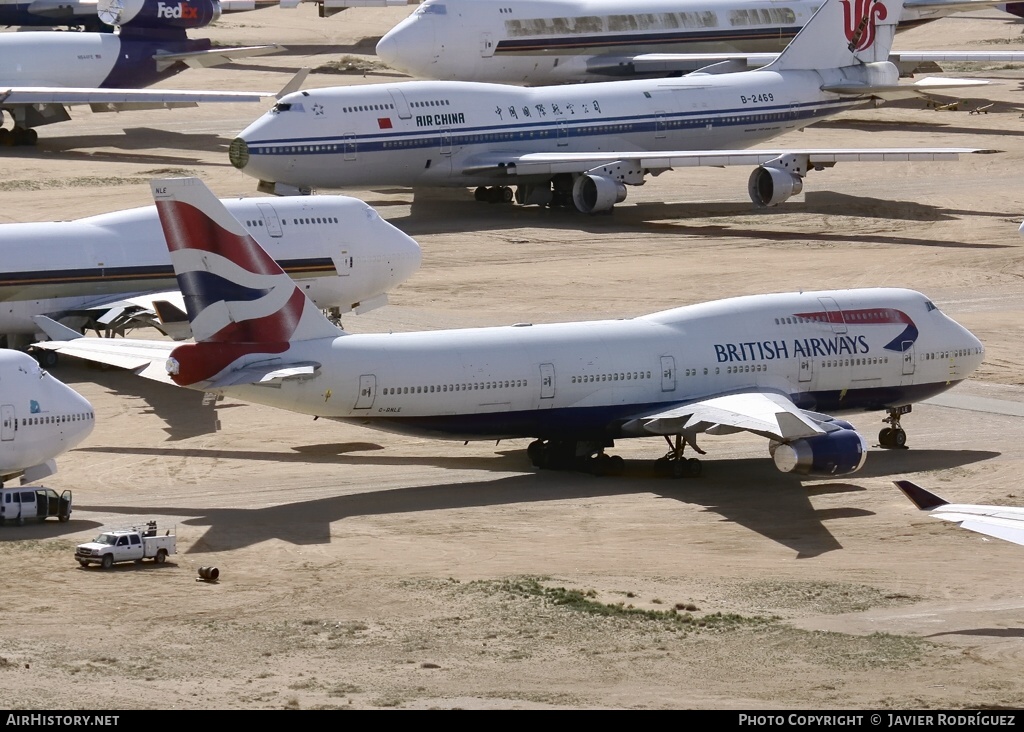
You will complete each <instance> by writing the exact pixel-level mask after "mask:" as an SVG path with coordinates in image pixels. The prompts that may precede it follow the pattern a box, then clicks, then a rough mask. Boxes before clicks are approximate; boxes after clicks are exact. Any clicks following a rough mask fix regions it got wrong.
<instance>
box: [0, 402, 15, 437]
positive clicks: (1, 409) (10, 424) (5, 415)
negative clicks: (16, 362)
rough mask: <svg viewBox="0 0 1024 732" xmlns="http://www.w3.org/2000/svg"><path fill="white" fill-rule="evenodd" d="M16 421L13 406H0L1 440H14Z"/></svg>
mask: <svg viewBox="0 0 1024 732" xmlns="http://www.w3.org/2000/svg"><path fill="white" fill-rule="evenodd" d="M16 419H17V417H16V416H15V414H14V405H13V404H3V405H0V440H3V441H5V442H7V441H10V440H13V439H14V432H15V429H17V428H16V427H15V420H16Z"/></svg>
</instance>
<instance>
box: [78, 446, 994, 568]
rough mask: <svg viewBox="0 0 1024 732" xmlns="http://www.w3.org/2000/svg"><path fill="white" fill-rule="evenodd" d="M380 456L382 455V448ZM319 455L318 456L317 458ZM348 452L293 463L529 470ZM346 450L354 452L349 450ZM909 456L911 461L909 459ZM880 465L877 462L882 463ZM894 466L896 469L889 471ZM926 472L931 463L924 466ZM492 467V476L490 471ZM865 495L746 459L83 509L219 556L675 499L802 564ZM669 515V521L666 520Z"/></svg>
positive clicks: (937, 461) (314, 454)
mask: <svg viewBox="0 0 1024 732" xmlns="http://www.w3.org/2000/svg"><path fill="white" fill-rule="evenodd" d="M372 447H373V448H374V449H378V446H376V445H373V446H372ZM311 448H313V449H311ZM338 449H339V447H338V446H333V445H332V446H326V445H319V446H309V447H307V448H301V449H299V450H298V451H297V454H296V455H295V456H292V457H291V458H289V459H288V460H287V461H288V462H305V463H313V464H331V465H343V464H352V465H355V466H358V465H367V464H374V465H378V466H380V465H415V464H422V465H432V466H438V465H440V466H442V467H458V468H459V469H484V470H487V469H490V470H500V471H501V472H513V471H516V470H525V469H526V467H525V466H526V465H527V464H528V463H527V459H526V455H525V451H524V450H513V451H507V452H504V453H500V454H498V455H496V456H495V457H489V458H477V457H474V458H459V459H454V460H448V459H444V458H434V457H425V458H411V457H394V458H390V457H388V456H376V457H368V456H363V455H359V456H353V457H351V458H349V457H344V456H339V455H338V454H337V450H338ZM340 449H341V450H344V449H346V448H345V446H344V445H343V446H341V448H340ZM87 451H91V452H112V453H113V452H117V453H129V454H145V455H154V456H159V455H173V456H181V455H188V456H191V457H204V456H209V457H217V458H229V459H230V458H236V459H258V460H275V461H280V459H281V455H277V454H267V453H262V452H239V451H230V450H181V449H176V448H169V449H164V450H161V449H159V448H146V449H140V448H134V449H128V450H124V449H117V448H88V449H87ZM925 452H926V454H925V455H924V456H923V457H922V458H921V459H920V460H919V461H915V462H914V464H912V465H906V464H905V463H906V461H905V460H903V461H898V460H897V459H896V457H889V458H884V459H882V460H876V461H874V462H876V463H882V464H881V465H878V466H876V467H875V470H874V471H873V473H868V475H869V476H871V475H876V476H877V475H902V474H904V473H907V472H918V471H920V470H928V469H941V468H947V467H954V466H961V465H965V464H969V463H972V462H977V461H979V460H985V459H988V458H990V457H994V456H995V455H996V454H997V453H988V452H980V451H954V450H951V451H943V450H930V451H925ZM901 454H902V455H903V456H906V454H907V453H906V452H902V453H901ZM872 457H875V456H874V455H872ZM885 463H889V465H888V466H887V465H885ZM917 463H925V464H927V467H922V466H921V465H919V464H917ZM488 465H489V466H490V467H486V466H488ZM861 490H863V489H862V488H861V487H859V486H857V485H856V484H855V483H850V482H839V483H836V482H827V483H810V484H809V485H805V484H804V483H803V482H802V481H801V480H799V479H798V478H797V477H795V476H792V475H787V474H782V473H779V472H777V471H775V469H774V468H773V466H772V465H771V463H770V461H769V459H767V458H757V459H739V460H726V461H720V462H712V461H708V462H706V463H705V473H704V475H703V476H702V477H701V478H699V479H696V480H671V479H668V478H659V477H656V476H655V473H654V467H653V462H652V461H648V460H642V461H635V460H628V461H626V472H625V474H624V475H622V476H619V477H614V478H612V477H604V478H597V477H594V476H591V475H585V474H581V473H573V472H549V471H540V472H530V473H526V474H522V475H513V476H507V477H503V478H499V479H497V480H492V481H474V482H470V483H457V484H437V485H431V486H416V487H410V488H396V489H387V490H368V491H365V492H362V493H357V494H351V495H343V496H334V497H329V498H321V499H315V500H311V501H302V502H297V503H288V504H282V505H279V506H273V507H269V508H258V509H240V508H222V509H199V508H190V507H186V506H172V507H167V506H164V507H158V506H148V507H145V508H139V507H134V506H82V507H81V508H82V509H83V510H89V511H102V512H116V513H126V514H146V515H149V514H166V515H181V516H188V517H190V518H187V519H185V520H184V521H182V523H183V524H185V525H189V526H208V527H209V529H208V530H207V531H206V533H205V534H204V535H203V537H202V538H201V539H200V540H199V541H197V542H196V543H195V544H194V545H193V546H192V547H191V548H190V549H189V552H196V553H201V552H216V551H225V550H229V549H237V548H241V547H245V546H251V545H253V544H257V543H259V542H261V541H266V540H269V539H280V540H282V541H287V542H290V543H293V544H324V543H329V542H330V534H331V524H332V523H333V522H335V521H341V520H343V519H345V518H350V517H354V516H382V515H390V514H398V513H418V512H424V511H438V510H452V509H465V508H481V507H488V506H504V505H509V504H518V503H525V504H536V503H542V502H545V501H561V500H580V499H598V498H603V497H612V496H625V495H638V494H653V496H652V500H670V501H676V502H679V503H684V504H690V505H694V506H696V507H699V508H701V509H702V510H703V511H705V512H711V513H716V514H718V515H720V516H721V520H722V521H726V522H731V523H737V524H740V525H742V526H744V527H746V528H748V529H750V530H751V531H754V532H757V533H759V534H761V535H762V536H764V537H765V538H766V539H769V540H771V541H774V542H776V543H779V544H782V545H783V546H786V547H788V548H790V549H792V550H793V551H794V552H795V553H796V556H797V558H806V557H814V556H819V555H821V554H824V553H826V552H829V551H834V550H836V549H841V548H842V546H841V545H840V544H839V542H838V541H837V540H836V539H835V537H833V536H832V534H831V533H830V532H829V531H828V529H827V528H826V527H825V525H824V523H823V522H825V521H828V520H834V519H840V518H858V517H862V516H870V515H872V512H870V511H866V510H864V509H859V508H850V507H836V508H829V509H815V508H813V507H812V505H811V503H810V496H811V495H822V494H836V495H841V494H844V493H851V492H857V491H861ZM666 515H667V514H666Z"/></svg>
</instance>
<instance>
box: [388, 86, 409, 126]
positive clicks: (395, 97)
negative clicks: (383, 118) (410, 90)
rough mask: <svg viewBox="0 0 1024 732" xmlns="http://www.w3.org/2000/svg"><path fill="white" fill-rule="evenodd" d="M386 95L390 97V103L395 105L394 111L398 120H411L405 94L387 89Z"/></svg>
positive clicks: (399, 90)
mask: <svg viewBox="0 0 1024 732" xmlns="http://www.w3.org/2000/svg"><path fill="white" fill-rule="evenodd" d="M388 94H390V95H391V101H393V102H394V103H395V111H396V112H398V119H409V118H411V117H412V112H411V111H410V109H409V102H407V101H406V100H405V94H403V93H402V90H401V89H388Z"/></svg>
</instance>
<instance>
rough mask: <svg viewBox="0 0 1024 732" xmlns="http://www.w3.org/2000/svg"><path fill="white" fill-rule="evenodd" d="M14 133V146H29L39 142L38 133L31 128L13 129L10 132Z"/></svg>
mask: <svg viewBox="0 0 1024 732" xmlns="http://www.w3.org/2000/svg"><path fill="white" fill-rule="evenodd" d="M12 132H13V133H14V144H15V145H25V146H31V145H35V144H36V141H38V140H39V133H38V132H36V131H35V130H33V129H31V128H25V127H15V128H14V130H12Z"/></svg>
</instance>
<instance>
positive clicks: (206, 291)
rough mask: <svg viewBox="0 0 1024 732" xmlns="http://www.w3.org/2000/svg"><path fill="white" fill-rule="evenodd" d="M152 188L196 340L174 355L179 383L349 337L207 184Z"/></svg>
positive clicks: (160, 183)
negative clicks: (297, 346)
mask: <svg viewBox="0 0 1024 732" xmlns="http://www.w3.org/2000/svg"><path fill="white" fill-rule="evenodd" d="M152 188H153V198H154V199H155V201H156V209H157V213H158V214H159V216H160V225H161V226H162V227H163V230H164V236H165V238H166V239H167V249H168V250H169V251H170V254H171V264H172V265H173V266H174V274H175V276H176V277H177V279H178V287H179V288H180V289H181V294H182V296H183V299H184V301H185V308H186V310H187V311H188V319H189V324H190V325H191V327H192V334H193V336H194V337H195V340H196V343H195V344H192V345H187V346H180V347H179V348H178V349H175V351H174V353H173V354H172V357H173V358H174V359H176V360H177V361H178V362H179V367H178V368H179V371H178V373H176V374H171V378H172V379H174V381H175V382H176V383H178V384H181V385H183V386H184V385H188V384H194V383H196V382H198V381H203V380H207V379H209V378H211V377H212V376H213V375H215V374H217V373H219V372H220V371H221V370H223V369H224V368H225V367H227V366H229V365H231V364H232V363H234V362H235V361H237V360H238V359H239V358H241V357H243V356H246V355H251V354H280V353H283V352H285V351H287V350H288V347H289V344H290V343H292V342H295V341H304V340H312V339H318V338H337V337H338V336H340V335H342V334H343V333H342V331H341V330H339V329H338V328H337V327H336V326H335V325H333V324H332V323H331V322H330V321H329V320H327V318H326V317H324V315H323V313H321V312H320V310H318V309H317V307H316V305H314V304H313V303H312V302H311V301H310V300H309V298H307V297H306V296H305V294H303V292H302V290H300V289H299V288H298V287H296V285H295V283H294V282H293V281H292V279H291V278H290V277H289V276H288V275H287V274H286V273H285V272H284V270H282V269H281V267H280V266H278V264H277V262H275V261H274V260H273V258H272V257H271V256H270V255H268V254H267V253H266V251H264V249H263V247H261V246H260V245H259V243H258V242H257V241H256V240H255V239H253V238H252V237H251V236H250V235H249V234H248V232H247V231H246V230H245V228H244V227H243V226H242V225H241V224H240V223H239V222H238V220H237V219H235V218H234V217H233V216H232V215H231V214H230V213H229V212H228V210H227V209H226V208H225V207H224V204H222V203H221V202H220V201H219V200H218V199H217V197H216V196H214V195H213V193H212V192H211V191H210V189H209V188H207V187H206V185H205V184H204V183H203V182H202V181H201V180H199V179H198V178H170V179H163V180H155V181H153V182H152Z"/></svg>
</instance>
